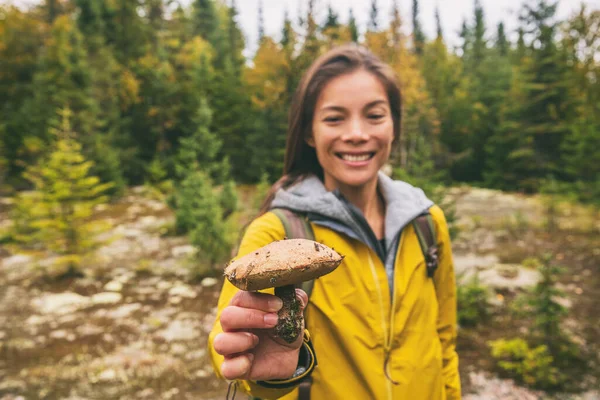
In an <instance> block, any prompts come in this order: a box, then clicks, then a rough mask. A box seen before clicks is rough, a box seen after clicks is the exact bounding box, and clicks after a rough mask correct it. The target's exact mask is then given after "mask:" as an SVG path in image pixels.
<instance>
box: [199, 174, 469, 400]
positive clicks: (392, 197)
mask: <svg viewBox="0 0 600 400" xmlns="http://www.w3.org/2000/svg"><path fill="white" fill-rule="evenodd" d="M379 189H380V191H381V193H382V195H383V197H384V199H385V201H386V208H387V210H386V227H385V231H386V234H385V248H383V247H381V245H379V246H378V244H379V243H375V242H376V239H375V238H374V235H373V234H372V231H370V229H369V230H368V231H367V229H366V225H365V223H366V221H365V220H364V218H363V219H362V220H361V215H359V214H360V211H358V210H357V209H356V208H354V207H353V206H352V205H350V204H349V203H348V202H345V201H344V199H343V197H342V196H341V195H340V194H339V192H327V191H326V190H325V188H324V187H323V185H322V184H321V182H320V180H319V179H318V178H316V177H311V178H309V179H305V180H304V181H302V182H301V183H300V184H298V185H295V186H294V187H292V188H291V189H288V190H286V191H280V192H279V193H278V194H277V197H276V199H275V201H274V202H273V206H274V207H287V208H290V209H292V210H295V211H299V212H303V213H305V214H307V215H308V217H309V220H310V221H311V226H312V228H313V231H314V233H315V240H316V241H318V242H320V243H323V244H325V245H327V246H329V247H333V248H335V250H336V251H338V252H339V253H340V254H343V255H344V256H345V258H344V261H343V262H342V264H341V265H340V266H339V267H338V268H337V269H336V270H335V271H334V272H332V273H330V274H328V275H325V276H323V277H321V278H318V279H317V280H315V284H314V288H313V291H312V294H311V296H310V301H309V304H308V307H307V310H306V326H307V328H308V330H309V332H310V337H311V341H312V344H313V346H314V350H315V353H316V356H317V359H318V365H317V367H316V368H315V369H314V371H313V373H312V378H313V383H312V386H311V390H310V394H311V399H313V400H315V399H316V400H321V399H323V400H334V399H375V400H379V399H382V400H384V399H398V400H400V399H410V400H421V399H423V400H443V399H447V400H456V399H460V397H461V393H460V378H459V374H458V356H457V353H456V351H455V342H456V289H455V277H454V267H453V263H452V252H451V247H450V237H449V234H448V228H447V225H446V220H445V218H444V214H443V212H442V210H441V209H440V208H439V207H438V206H435V205H433V204H432V203H431V201H429V200H428V199H427V198H426V197H425V196H424V194H423V192H422V191H421V190H419V189H416V188H413V187H412V186H410V185H408V184H406V183H404V182H400V181H392V180H391V179H390V178H388V177H386V176H385V175H383V174H380V175H379ZM427 210H429V212H430V213H431V215H432V217H433V220H434V222H435V229H436V233H437V242H438V247H439V267H438V269H437V271H436V272H435V275H434V277H433V279H432V278H429V277H428V276H427V273H426V266H425V260H424V256H423V253H422V251H421V248H420V245H419V241H418V237H417V235H416V233H415V231H414V229H413V226H412V224H410V221H412V219H414V217H416V216H417V215H420V214H422V213H423V212H426V211H427ZM357 213H358V214H357ZM284 236H285V231H284V227H283V225H282V223H281V221H280V220H279V219H278V217H277V216H276V215H275V214H273V213H270V212H269V213H266V214H264V215H262V216H260V217H259V218H257V219H256V220H254V221H253V222H252V223H251V224H250V226H249V227H248V229H247V231H246V233H245V235H244V238H243V240H242V243H241V245H240V249H239V253H238V256H243V255H245V254H247V253H250V252H251V251H254V250H256V249H257V248H259V247H262V246H264V245H266V244H268V243H270V242H272V241H275V240H281V239H283V238H284ZM390 282H392V284H390ZM237 290H238V289H237V288H235V287H234V286H233V285H232V284H230V283H229V282H228V281H225V283H224V286H223V289H222V292H221V296H220V298H219V303H218V310H219V311H218V313H219V315H220V312H221V310H222V309H223V308H224V307H226V306H227V305H228V304H229V302H230V299H231V298H232V296H233V295H234V294H235V293H236V291H237ZM271 293H272V290H271ZM218 321H219V319H218V317H217V319H216V321H215V324H214V327H213V330H212V332H211V333H210V335H209V348H210V351H211V356H212V361H213V367H214V369H215V371H216V373H217V375H218V376H219V377H221V375H220V365H221V363H222V361H223V357H222V356H220V355H218V354H217V353H216V352H215V351H214V349H213V348H212V341H213V339H214V337H215V335H216V334H217V333H219V332H221V326H220V324H219V322H218ZM386 360H387V364H386ZM384 366H385V367H386V368H387V376H388V377H389V378H391V379H389V378H388V377H386V373H385V371H384ZM239 383H240V387H241V389H242V390H244V391H245V392H247V393H249V394H251V395H253V396H256V397H260V398H263V399H277V398H282V399H296V398H297V396H298V395H297V389H295V388H293V387H292V388H287V389H272V388H265V387H263V386H261V385H259V384H257V383H256V382H251V381H240V382H239Z"/></svg>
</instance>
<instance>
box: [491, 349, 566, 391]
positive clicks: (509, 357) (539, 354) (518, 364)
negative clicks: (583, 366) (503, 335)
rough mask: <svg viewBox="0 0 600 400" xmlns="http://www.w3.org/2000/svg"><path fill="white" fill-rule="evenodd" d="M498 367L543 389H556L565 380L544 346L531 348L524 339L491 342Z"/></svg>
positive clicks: (519, 379)
mask: <svg viewBox="0 0 600 400" xmlns="http://www.w3.org/2000/svg"><path fill="white" fill-rule="evenodd" d="M490 346H491V349H492V356H493V357H494V358H495V359H496V362H497V365H498V367H499V368H500V369H501V370H502V371H504V372H505V373H507V374H508V375H509V376H510V377H512V378H514V379H516V380H518V381H519V382H522V383H525V384H527V385H529V386H533V387H536V388H541V389H554V388H556V387H558V386H559V385H560V384H562V382H563V381H564V379H565V376H564V375H563V374H562V373H560V371H559V370H558V368H556V367H555V366H554V365H553V362H554V359H553V357H552V355H550V353H549V351H548V348H547V347H546V346H544V345H542V346H537V347H534V348H530V347H529V345H528V344H527V342H526V341H525V340H523V339H520V338H519V339H512V340H505V339H499V340H495V341H492V342H490Z"/></svg>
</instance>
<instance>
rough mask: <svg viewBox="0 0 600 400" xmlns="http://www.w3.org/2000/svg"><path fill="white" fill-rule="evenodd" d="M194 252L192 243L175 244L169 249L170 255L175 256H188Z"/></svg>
mask: <svg viewBox="0 0 600 400" xmlns="http://www.w3.org/2000/svg"><path fill="white" fill-rule="evenodd" d="M195 253H196V248H195V247H194V246H192V245H189V244H188V245H185V246H177V247H173V248H172V249H171V255H172V256H173V257H175V258H180V257H185V256H190V255H192V254H195Z"/></svg>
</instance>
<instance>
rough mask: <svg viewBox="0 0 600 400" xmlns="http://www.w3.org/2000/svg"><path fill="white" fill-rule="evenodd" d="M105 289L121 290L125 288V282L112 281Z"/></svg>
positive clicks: (109, 290)
mask: <svg viewBox="0 0 600 400" xmlns="http://www.w3.org/2000/svg"><path fill="white" fill-rule="evenodd" d="M104 290H106V291H108V292H120V291H121V290H123V284H122V283H121V282H119V281H110V282H108V283H107V284H106V285H104Z"/></svg>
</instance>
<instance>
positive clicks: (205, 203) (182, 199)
mask: <svg viewBox="0 0 600 400" xmlns="http://www.w3.org/2000/svg"><path fill="white" fill-rule="evenodd" d="M172 203H173V205H174V207H175V224H176V226H177V230H178V231H179V232H180V233H189V235H190V240H191V242H192V244H193V245H194V246H195V247H196V248H197V249H198V253H197V256H198V261H199V262H200V263H205V264H207V265H208V266H209V267H211V268H212V266H213V265H215V264H216V263H217V262H220V261H222V260H223V259H224V258H225V257H226V256H227V255H228V254H229V250H230V247H231V246H230V243H229V242H228V240H227V231H226V226H225V222H224V219H223V208H222V207H221V204H220V199H219V198H218V197H217V196H215V194H214V189H213V186H212V181H211V179H210V178H209V177H208V176H207V174H206V173H204V172H202V171H198V170H195V171H190V173H189V174H188V175H187V177H186V178H185V179H184V180H183V181H182V182H181V184H180V186H178V187H177V189H176V191H175V193H174V195H173V198H172ZM205 268H206V265H204V266H202V265H200V266H198V268H197V269H194V270H193V271H192V272H193V273H194V274H196V273H197V272H198V271H200V269H202V270H204V269H205ZM196 275H197V274H196Z"/></svg>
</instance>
